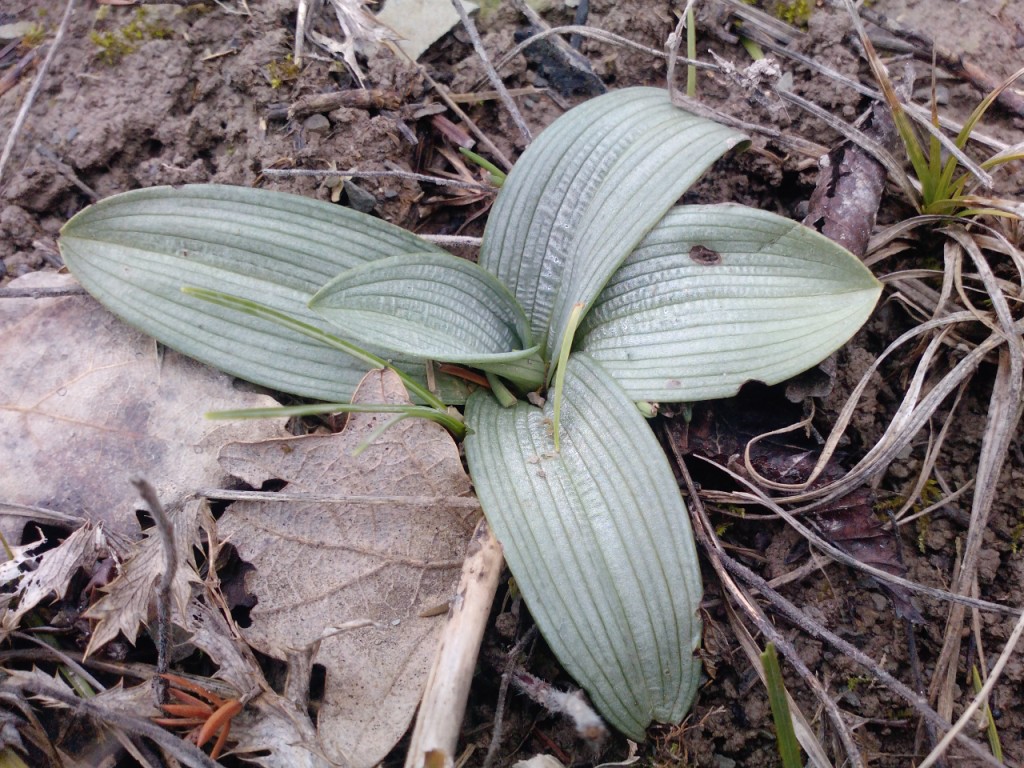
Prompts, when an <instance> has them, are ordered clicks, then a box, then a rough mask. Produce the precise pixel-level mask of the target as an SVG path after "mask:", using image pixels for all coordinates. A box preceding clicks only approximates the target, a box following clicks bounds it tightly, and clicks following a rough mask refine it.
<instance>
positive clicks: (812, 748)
mask: <svg viewBox="0 0 1024 768" xmlns="http://www.w3.org/2000/svg"><path fill="white" fill-rule="evenodd" d="M668 438H669V439H668V443H669V444H670V445H671V446H672V451H673V453H674V455H675V461H676V466H677V467H678V468H679V471H680V473H682V475H683V479H684V480H685V482H686V487H687V492H688V494H689V497H690V501H689V504H688V505H687V506H688V508H689V510H690V517H691V518H692V520H693V526H694V534H695V535H696V537H697V540H698V541H699V542H700V544H701V547H702V548H703V549H704V553H705V554H706V555H707V557H708V558H709V559H710V560H711V564H712V567H714V569H715V572H716V574H717V575H718V578H719V581H720V583H721V584H722V587H723V589H725V591H726V592H727V593H728V594H729V596H730V597H731V598H732V600H733V602H735V604H736V606H737V607H738V608H739V609H740V610H742V611H743V612H744V613H745V614H746V615H747V616H748V617H749V618H750V619H751V620H752V621H753V622H754V624H755V625H756V626H757V628H758V630H759V631H760V632H761V633H762V634H764V635H765V637H767V638H768V639H769V640H770V641H771V642H773V643H775V645H776V647H777V648H778V649H779V650H780V651H781V652H782V654H783V655H784V656H785V657H786V659H787V660H788V661H789V662H790V663H791V664H792V665H793V667H794V668H795V669H796V670H797V672H798V673H799V674H800V676H801V678H802V679H803V681H804V683H805V684H806V685H807V686H808V687H809V688H810V689H811V691H812V692H813V693H814V695H815V696H816V697H817V699H818V701H819V702H820V703H821V706H822V707H823V708H824V709H825V711H826V713H827V714H828V716H829V720H830V721H831V722H832V725H833V727H834V728H835V729H836V733H837V734H838V736H839V739H840V741H841V742H842V744H843V748H844V749H845V750H846V756H847V758H848V759H849V761H850V764H851V765H855V766H865V765H866V763H865V762H864V758H863V757H862V756H861V754H860V750H859V749H858V747H857V743H856V741H855V740H854V738H853V733H852V732H851V731H850V729H849V726H847V724H846V721H845V720H844V719H843V717H842V714H841V713H840V712H839V708H838V707H837V706H836V703H835V702H834V701H833V700H832V697H831V696H830V695H829V693H828V691H826V690H825V688H824V686H822V684H821V682H820V681H819V680H818V678H817V677H815V676H814V674H813V673H812V672H811V671H810V670H809V669H808V668H807V665H806V664H804V662H803V660H802V659H801V658H800V655H799V654H798V653H797V651H796V649H795V648H794V647H793V645H792V644H791V643H790V642H789V640H787V639H786V638H785V637H784V636H783V635H782V634H781V633H780V632H779V631H778V630H776V629H775V626H774V625H773V624H772V623H771V622H770V621H769V620H768V618H767V616H765V614H764V612H763V611H762V610H761V608H760V606H758V604H757V603H756V602H755V601H754V599H753V598H752V597H751V596H750V594H749V593H747V591H746V590H744V589H743V588H742V587H740V586H739V585H738V584H737V583H736V582H735V581H734V580H733V578H732V576H730V575H729V573H728V572H727V570H726V568H725V565H724V563H723V560H724V558H725V549H724V547H723V546H722V543H721V542H720V541H719V540H718V537H717V536H716V535H715V530H714V527H713V526H712V525H711V521H710V520H709V519H708V517H707V513H706V512H705V510H704V505H703V503H702V502H701V499H700V496H699V494H698V493H697V489H696V486H695V485H694V483H693V479H692V478H691V477H690V473H689V471H688V470H687V468H686V463H685V461H684V460H683V457H682V455H681V454H680V453H679V448H678V443H677V441H675V440H673V439H671V436H670V435H669V436H668ZM726 605H727V606H728V607H729V615H730V623H732V624H733V626H734V627H735V628H736V629H737V630H738V632H737V637H738V638H739V640H740V645H741V646H742V647H743V649H744V652H746V653H747V655H748V657H749V658H750V661H751V666H752V667H753V668H754V669H755V670H757V673H758V675H759V676H760V677H761V681H762V683H764V682H765V678H764V671H763V668H762V666H761V664H760V661H759V659H758V652H757V650H756V645H755V643H754V640H753V638H752V637H750V635H749V633H748V632H747V630H746V627H744V625H743V623H742V622H741V621H739V618H738V617H736V616H735V613H734V611H733V608H732V605H731V604H730V603H729V602H728V601H727V602H726ZM787 695H788V694H787ZM790 705H791V706H790V711H791V712H794V713H796V717H795V718H794V720H795V722H794V726H795V727H796V731H797V738H798V739H799V741H800V744H801V746H803V748H804V750H805V751H806V752H807V754H808V757H809V758H810V760H811V763H812V764H813V765H815V766H828V765H830V763H829V761H828V758H827V756H826V755H825V754H824V749H823V748H822V746H821V744H820V743H819V742H818V740H817V739H816V738H815V736H814V731H813V730H812V729H811V728H810V725H809V724H808V723H807V720H806V718H805V717H804V715H803V712H801V711H800V708H799V707H797V706H796V704H795V703H794V702H793V701H792V700H790Z"/></svg>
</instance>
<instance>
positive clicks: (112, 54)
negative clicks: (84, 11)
mask: <svg viewBox="0 0 1024 768" xmlns="http://www.w3.org/2000/svg"><path fill="white" fill-rule="evenodd" d="M99 18H100V17H99V14H97V19H99ZM173 36H174V32H173V31H172V30H171V28H170V27H168V26H167V25H166V24H165V23H164V22H162V21H159V20H151V19H150V18H149V14H148V12H147V11H146V9H145V8H143V7H141V6H140V7H139V8H137V9H136V10H135V15H134V16H133V17H132V19H131V21H129V22H128V23H127V24H125V25H124V26H123V27H120V28H119V29H114V30H110V31H108V32H97V31H96V30H93V31H92V32H90V33H89V39H90V40H91V41H92V43H93V45H95V46H96V47H97V48H98V49H99V54H98V55H97V58H98V59H99V60H100V61H101V62H103V63H104V64H106V65H107V66H113V65H114V64H117V63H118V62H119V61H121V59H123V58H124V57H125V56H127V55H128V54H129V53H133V52H134V51H135V49H136V48H138V47H139V43H142V42H144V41H146V40H166V39H168V38H170V37H173Z"/></svg>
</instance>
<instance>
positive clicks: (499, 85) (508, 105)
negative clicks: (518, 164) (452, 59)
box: [452, 0, 533, 146]
mask: <svg viewBox="0 0 1024 768" xmlns="http://www.w3.org/2000/svg"><path fill="white" fill-rule="evenodd" d="M452 6H453V7H454V8H455V12H456V13H458V14H459V20H460V21H461V22H462V26H463V27H465V29H466V32H467V33H469V39H470V40H471V41H472V43H473V50H475V51H476V55H477V57H479V59H480V61H481V63H482V64H483V65H484V71H485V72H486V73H487V79H488V80H490V81H491V85H492V86H494V90H496V91H497V92H498V96H499V97H500V98H501V103H502V104H504V105H505V109H507V110H508V113H509V115H510V116H511V118H512V122H513V123H515V124H516V128H518V129H519V133H520V134H522V136H523V140H524V141H525V142H526V144H527V146H529V144H530V142H531V141H533V134H532V133H530V129H529V128H528V127H527V126H526V121H525V120H524V119H523V115H522V113H521V112H520V111H519V107H517V106H516V103H515V101H513V100H512V96H511V95H510V94H509V92H508V89H507V88H506V87H505V83H504V82H502V79H501V78H500V77H499V76H498V73H497V72H496V71H495V70H494V66H493V65H492V64H491V59H490V57H489V56H488V55H487V49H486V48H484V41H483V40H481V39H480V33H479V32H478V31H477V28H476V24H474V23H473V20H472V19H471V18H469V14H468V13H466V9H465V8H464V7H463V5H462V0H452Z"/></svg>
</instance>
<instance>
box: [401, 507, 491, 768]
mask: <svg viewBox="0 0 1024 768" xmlns="http://www.w3.org/2000/svg"><path fill="white" fill-rule="evenodd" d="M503 562H504V560H503V558H502V552H501V545H500V544H499V543H498V540H497V539H496V538H495V536H494V534H493V533H492V532H491V529H490V527H489V526H488V525H487V521H486V520H481V521H480V523H479V524H478V525H477V527H476V531H475V532H474V534H473V538H472V539H470V542H469V547H468V549H467V551H466V559H465V562H464V563H463V566H462V576H461V578H460V579H459V586H458V589H457V590H456V593H455V598H454V599H453V601H452V604H451V606H450V607H449V610H448V622H447V624H446V625H445V628H444V633H443V634H442V636H441V643H440V645H439V647H438V651H437V656H436V657H435V659H434V666H433V667H432V668H431V670H430V675H429V677H428V678H427V687H426V690H425V691H424V693H423V700H422V702H421V703H420V711H419V715H418V716H417V718H416V727H415V728H414V729H413V732H412V739H411V743H410V745H409V751H408V752H407V753H406V757H405V768H422V767H423V766H425V765H429V766H431V768H450V767H451V766H452V765H454V761H455V748H456V745H457V743H458V739H459V730H460V727H461V725H462V717H463V714H464V713H465V711H466V702H467V701H468V699H469V687H470V684H471V683H472V682H473V669H474V667H475V666H476V657H477V654H478V653H479V652H480V643H481V641H482V639H483V636H484V630H485V629H486V628H487V620H488V618H489V616H490V613H491V604H492V603H493V601H494V594H495V592H497V589H498V580H499V579H500V577H501V569H502V564H503Z"/></svg>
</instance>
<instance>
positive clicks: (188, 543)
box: [84, 499, 212, 656]
mask: <svg viewBox="0 0 1024 768" xmlns="http://www.w3.org/2000/svg"><path fill="white" fill-rule="evenodd" d="M167 517H168V519H169V520H170V522H171V525H172V527H173V529H174V549H175V550H176V552H177V562H178V568H177V570H176V571H175V573H174V579H173V580H172V581H171V607H172V611H177V614H175V615H174V617H173V619H174V623H176V624H179V625H180V624H181V623H182V622H183V621H184V619H183V618H182V617H184V616H185V615H186V611H187V610H188V605H189V600H190V599H191V597H192V586H193V584H198V583H201V582H202V579H200V578H199V574H198V573H196V566H195V557H194V554H193V551H194V550H193V548H194V547H198V546H199V544H200V528H201V527H209V526H210V525H212V520H211V519H210V518H209V510H208V509H207V506H206V502H205V501H204V500H201V499H190V500H189V501H186V502H185V503H184V504H182V505H181V506H179V507H172V508H170V509H168V510H167ZM165 557H166V556H165V554H164V548H163V542H162V540H161V537H160V534H159V532H158V531H157V529H156V528H155V527H154V528H151V529H150V530H149V531H148V532H147V534H146V537H145V538H144V539H143V540H142V541H140V542H138V543H137V544H136V545H135V548H134V551H133V552H132V553H131V554H130V555H129V557H128V558H127V559H126V561H125V563H124V565H122V566H121V568H120V573H119V574H118V576H117V578H116V579H114V580H113V581H112V582H111V583H110V584H109V585H107V586H106V587H104V588H103V592H104V593H105V594H104V595H103V597H101V598H100V599H99V600H98V601H97V602H96V603H95V604H94V605H92V606H90V607H89V610H87V611H86V612H85V614H84V616H85V618H87V619H92V620H94V621H97V622H99V623H98V624H97V625H96V628H95V629H94V630H93V632H92V637H90V638H89V645H88V647H87V648H86V649H85V655H86V656H88V655H89V654H91V653H93V652H94V651H96V650H97V649H98V648H101V647H103V646H104V645H106V644H107V643H109V642H110V641H111V640H113V639H114V638H115V637H117V635H118V633H120V634H123V635H124V636H125V638H127V639H128V642H130V643H132V644H133V645H134V643H135V638H136V637H137V636H138V634H139V627H140V626H141V625H143V624H146V625H147V626H148V625H149V620H150V610H151V607H153V606H155V605H156V603H155V600H156V598H157V588H158V586H159V583H160V577H161V576H162V575H163V573H164V571H165V570H166V567H167V566H166V562H167V561H166V559H165Z"/></svg>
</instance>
